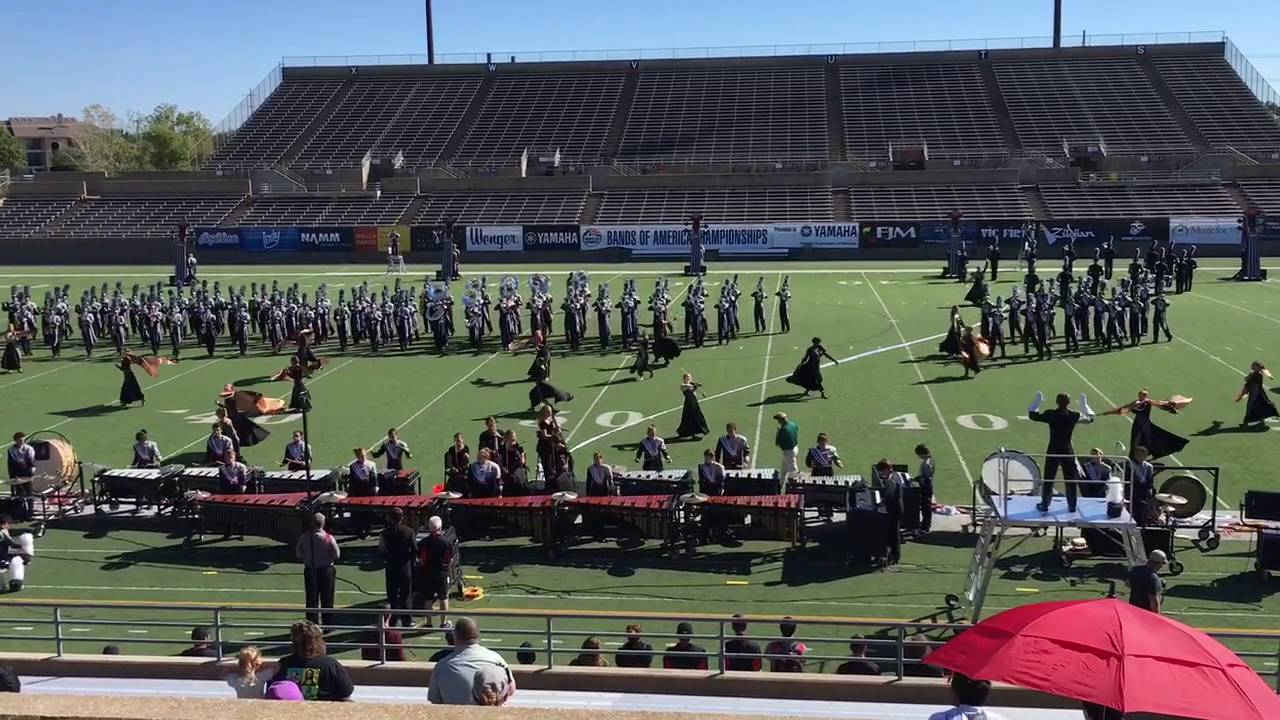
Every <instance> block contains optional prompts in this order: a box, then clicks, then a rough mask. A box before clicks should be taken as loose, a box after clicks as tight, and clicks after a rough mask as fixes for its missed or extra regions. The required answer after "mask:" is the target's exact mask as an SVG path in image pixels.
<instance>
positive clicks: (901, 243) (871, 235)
mask: <svg viewBox="0 0 1280 720" xmlns="http://www.w3.org/2000/svg"><path fill="white" fill-rule="evenodd" d="M861 225H862V228H861V229H862V247H864V248H877V247H889V248H903V247H916V246H918V245H919V244H920V242H921V235H922V233H921V231H920V223H915V222H864V223H861Z"/></svg>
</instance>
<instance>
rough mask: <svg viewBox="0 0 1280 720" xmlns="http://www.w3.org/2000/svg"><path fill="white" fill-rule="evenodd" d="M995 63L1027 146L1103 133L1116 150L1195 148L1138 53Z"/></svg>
mask: <svg viewBox="0 0 1280 720" xmlns="http://www.w3.org/2000/svg"><path fill="white" fill-rule="evenodd" d="M994 70H995V74H996V78H997V80H998V81H999V83H1000V91H1001V94H1002V95H1003V96H1004V101H1005V105H1006V106H1007V107H1008V108H1009V118H1010V119H1011V120H1012V121H1013V125H1014V128H1015V129H1016V130H1017V133H1018V139H1019V140H1020V141H1021V142H1022V146H1023V147H1024V148H1026V149H1028V150H1037V151H1040V152H1044V153H1051V154H1056V155H1061V154H1062V142H1063V140H1067V141H1070V142H1097V141H1099V140H1101V141H1102V142H1103V143H1104V144H1105V145H1106V148H1107V151H1108V152H1109V153H1111V154H1115V155H1141V154H1146V153H1157V152H1189V151H1191V149H1192V145H1191V141H1190V140H1188V139H1187V137H1186V135H1184V134H1183V132H1182V130H1181V129H1179V127H1178V124H1177V122H1176V121H1175V120H1174V119H1173V116H1172V115H1171V114H1170V112H1169V109H1168V108H1167V107H1165V105H1164V103H1163V102H1162V101H1161V100H1160V96H1159V95H1158V94H1157V93H1156V91H1155V89H1153V88H1152V87H1151V83H1150V81H1148V80H1147V78H1146V76H1145V75H1144V74H1143V73H1142V69H1141V68H1140V67H1138V62H1137V61H1136V60H1133V59H1129V58H1114V59H1112V58H1073V59H1070V60H1026V61H1011V62H999V63H995V64H994ZM1237 82H1239V80H1238V79H1237Z"/></svg>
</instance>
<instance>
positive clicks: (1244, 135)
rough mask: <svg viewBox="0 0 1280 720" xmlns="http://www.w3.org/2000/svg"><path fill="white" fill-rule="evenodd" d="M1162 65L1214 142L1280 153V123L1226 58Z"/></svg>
mask: <svg viewBox="0 0 1280 720" xmlns="http://www.w3.org/2000/svg"><path fill="white" fill-rule="evenodd" d="M1155 66H1156V69H1157V70H1158V71H1159V72H1160V76H1161V77H1162V78H1163V79H1164V81H1165V83H1166V84H1167V85H1168V86H1169V90H1170V91H1171V92H1172V93H1173V96H1174V97H1175V98H1176V99H1177V101H1178V103H1179V104H1180V105H1181V106H1182V107H1183V108H1184V109H1185V110H1186V111H1187V115H1189V116H1190V117H1191V121H1192V122H1193V123H1195V125H1196V127H1197V128H1198V129H1199V130H1200V132H1201V133H1202V134H1203V135H1204V136H1205V139H1206V140H1207V141H1208V142H1209V144H1211V145H1229V146H1231V147H1234V148H1236V149H1237V150H1265V151H1269V152H1275V151H1280V125H1277V123H1276V118H1275V116H1273V115H1271V113H1269V112H1267V110H1266V108H1264V107H1263V106H1262V104H1261V103H1259V102H1258V99H1257V98H1256V97H1254V95H1253V93H1252V92H1250V91H1249V89H1248V88H1247V87H1246V86H1245V85H1244V84H1243V83H1241V82H1240V77H1239V76H1238V75H1236V71H1235V70H1233V69H1232V68H1231V66H1230V65H1229V64H1227V61H1226V60H1225V59H1223V58H1221V57H1212V56H1205V55H1188V56H1184V57H1170V58H1159V59H1157V60H1156V61H1155Z"/></svg>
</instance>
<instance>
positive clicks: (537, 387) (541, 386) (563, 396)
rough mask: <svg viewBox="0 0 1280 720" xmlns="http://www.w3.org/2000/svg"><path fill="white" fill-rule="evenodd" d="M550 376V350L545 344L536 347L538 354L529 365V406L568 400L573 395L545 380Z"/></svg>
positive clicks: (533, 406) (571, 398)
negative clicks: (530, 383) (530, 385)
mask: <svg viewBox="0 0 1280 720" xmlns="http://www.w3.org/2000/svg"><path fill="white" fill-rule="evenodd" d="M550 377H551V350H549V349H548V348H547V346H546V345H543V346H542V347H539V348H538V355H537V357H535V358H534V359H533V364H532V365H530V366H529V379H530V380H533V387H532V388H530V389H529V407H530V408H531V409H532V408H536V407H538V406H539V405H541V404H542V403H546V404H548V405H555V404H556V403H558V402H569V401H570V400H573V395H571V394H569V393H567V392H565V391H563V390H561V389H559V388H557V387H556V386H554V385H552V384H551V383H549V382H547V378H550Z"/></svg>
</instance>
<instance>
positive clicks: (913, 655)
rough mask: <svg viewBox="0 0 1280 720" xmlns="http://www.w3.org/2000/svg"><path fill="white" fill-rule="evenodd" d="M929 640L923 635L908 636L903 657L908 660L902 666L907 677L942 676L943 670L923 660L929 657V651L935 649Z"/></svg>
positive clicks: (903, 648)
mask: <svg viewBox="0 0 1280 720" xmlns="http://www.w3.org/2000/svg"><path fill="white" fill-rule="evenodd" d="M927 643H928V641H927V640H926V639H925V638H924V637H923V636H921V635H913V636H911V637H909V638H907V641H906V643H904V644H903V646H902V657H903V658H904V659H905V660H908V661H914V662H907V663H904V664H903V666H902V674H903V675H905V676H906V677H923V678H939V677H942V670H940V669H938V668H936V667H934V666H932V665H925V664H924V663H923V662H922V661H923V660H924V659H925V658H926V657H928V655H929V652H930V651H931V650H932V649H933V648H931V647H929V645H928V644H927Z"/></svg>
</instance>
